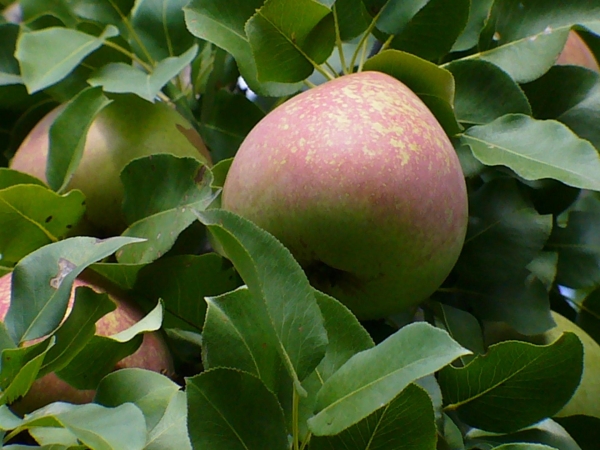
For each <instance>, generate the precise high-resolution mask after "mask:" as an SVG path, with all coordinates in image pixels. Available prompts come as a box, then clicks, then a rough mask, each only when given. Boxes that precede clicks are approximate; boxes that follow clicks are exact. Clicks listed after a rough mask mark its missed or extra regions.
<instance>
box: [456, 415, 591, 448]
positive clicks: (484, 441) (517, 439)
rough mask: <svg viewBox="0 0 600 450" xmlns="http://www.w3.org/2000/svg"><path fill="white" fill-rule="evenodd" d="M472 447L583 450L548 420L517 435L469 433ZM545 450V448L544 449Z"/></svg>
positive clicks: (561, 429)
mask: <svg viewBox="0 0 600 450" xmlns="http://www.w3.org/2000/svg"><path fill="white" fill-rule="evenodd" d="M467 438H468V440H467V442H468V443H469V445H470V446H472V445H475V446H490V447H493V448H497V446H502V445H513V444H518V445H543V446H549V447H548V448H553V449H554V448H556V449H560V450H582V449H581V448H580V447H579V445H577V442H575V440H574V439H573V438H572V437H571V436H569V433H567V432H566V431H565V429H564V428H563V427H562V426H561V425H559V424H558V423H557V422H555V421H554V420H550V419H546V420H543V421H541V422H540V423H537V424H535V425H533V426H531V427H527V428H525V429H523V430H521V431H517V432H516V433H509V434H497V433H489V432H485V431H482V430H476V429H475V430H471V431H469V432H468V433H467ZM544 448H545V447H544Z"/></svg>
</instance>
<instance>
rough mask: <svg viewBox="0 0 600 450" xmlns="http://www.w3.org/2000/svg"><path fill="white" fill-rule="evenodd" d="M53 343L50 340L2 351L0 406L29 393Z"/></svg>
mask: <svg viewBox="0 0 600 450" xmlns="http://www.w3.org/2000/svg"><path fill="white" fill-rule="evenodd" d="M53 342H54V340H53V339H49V340H46V341H43V342H40V343H38V344H35V345H32V346H30V347H26V348H22V347H21V348H9V349H4V350H3V351H2V366H1V367H2V369H1V371H0V384H1V386H2V394H1V395H0V404H2V405H4V404H6V403H11V402H13V401H15V400H16V399H17V398H19V397H21V396H22V395H25V394H26V393H27V391H29V388H30V387H31V385H32V384H33V382H34V381H35V380H36V379H37V376H38V373H39V370H40V368H41V367H42V363H43V361H44V357H45V355H46V353H47V352H48V350H49V349H50V348H51V347H52V345H53Z"/></svg>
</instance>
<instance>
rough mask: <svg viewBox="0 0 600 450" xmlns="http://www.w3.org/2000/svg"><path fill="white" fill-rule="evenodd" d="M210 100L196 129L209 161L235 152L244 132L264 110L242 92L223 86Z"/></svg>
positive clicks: (217, 159)
mask: <svg viewBox="0 0 600 450" xmlns="http://www.w3.org/2000/svg"><path fill="white" fill-rule="evenodd" d="M214 103H215V104H214V108H212V109H211V110H210V112H209V114H207V116H206V117H205V118H203V120H202V123H201V124H200V131H201V132H202V137H203V138H204V140H205V142H206V144H207V145H208V146H209V147H210V149H211V152H212V157H213V161H221V160H223V159H226V158H231V157H233V156H235V154H236V152H237V150H238V148H239V147H240V144H241V143H242V141H243V140H244V138H245V137H246V135H247V134H248V133H249V132H250V130H251V129H252V128H253V127H254V126H255V125H256V124H257V123H258V122H259V121H260V120H261V119H262V118H263V117H264V116H265V114H264V112H262V111H261V109H260V108H259V107H258V106H257V105H256V104H255V103H252V102H251V101H250V100H248V99H247V98H246V97H245V96H242V95H236V94H232V93H231V92H229V91H227V90H225V89H221V90H219V91H218V92H217V93H216V95H215V99H214ZM232 118H235V119H234V120H232Z"/></svg>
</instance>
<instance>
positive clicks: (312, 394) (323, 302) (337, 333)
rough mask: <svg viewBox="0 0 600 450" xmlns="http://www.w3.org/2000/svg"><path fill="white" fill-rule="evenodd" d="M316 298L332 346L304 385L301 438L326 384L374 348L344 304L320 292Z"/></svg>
mask: <svg viewBox="0 0 600 450" xmlns="http://www.w3.org/2000/svg"><path fill="white" fill-rule="evenodd" d="M315 296H316V298H317V302H318V304H319V309H320V310H321V314H322V315H323V319H324V320H325V330H327V338H328V340H329V344H328V345H327V351H326V353H325V356H324V357H323V359H322V360H321V362H320V363H319V365H318V366H317V368H316V369H315V371H314V372H313V373H312V374H310V375H309V377H308V378H307V379H306V380H304V382H303V383H302V386H303V387H304V388H305V389H306V392H307V393H308V395H307V396H306V397H302V398H300V403H299V412H298V415H299V417H300V419H299V425H300V435H301V436H304V435H306V433H307V432H308V429H307V427H306V421H307V420H308V418H310V417H311V416H312V415H313V411H314V406H315V402H316V397H317V393H318V392H319V390H320V389H321V387H322V386H323V383H324V382H325V381H327V380H328V379H329V377H331V376H332V375H333V374H334V373H335V372H336V371H337V370H338V369H339V368H340V367H341V366H343V365H344V363H345V362H346V361H348V360H349V359H350V358H351V357H352V356H354V355H356V354H357V353H358V352H361V351H363V350H368V349H370V348H373V347H374V346H375V343H374V342H373V339H372V338H371V336H370V335H369V333H368V332H367V330H365V329H364V328H363V326H362V325H361V324H360V322H359V321H358V319H357V318H356V316H354V314H352V312H351V311H350V310H349V309H348V308H347V307H346V306H345V305H343V304H342V303H340V302H339V301H337V300H336V299H335V298H333V297H331V296H329V295H327V294H324V293H322V292H319V291H317V290H315Z"/></svg>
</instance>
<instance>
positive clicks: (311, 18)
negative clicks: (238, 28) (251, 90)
mask: <svg viewBox="0 0 600 450" xmlns="http://www.w3.org/2000/svg"><path fill="white" fill-rule="evenodd" d="M245 30H246V35H247V36H248V40H249V42H250V47H251V49H252V53H253V55H254V58H255V60H256V67H257V71H258V72H257V73H258V79H259V81H262V82H266V81H275V82H281V83H295V82H298V81H302V80H304V79H305V78H308V76H310V74H311V73H312V72H313V70H315V65H318V64H321V63H323V62H325V60H326V59H327V58H328V57H329V55H330V54H331V52H332V50H333V46H334V43H335V30H334V21H333V15H332V13H331V11H330V9H329V8H327V7H326V6H324V5H322V4H320V3H318V2H316V1H315V0H267V1H266V2H265V4H264V5H263V6H262V7H261V8H260V9H259V10H257V11H256V14H255V15H253V16H252V17H251V18H250V20H249V21H248V22H247V23H246V25H245Z"/></svg>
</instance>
